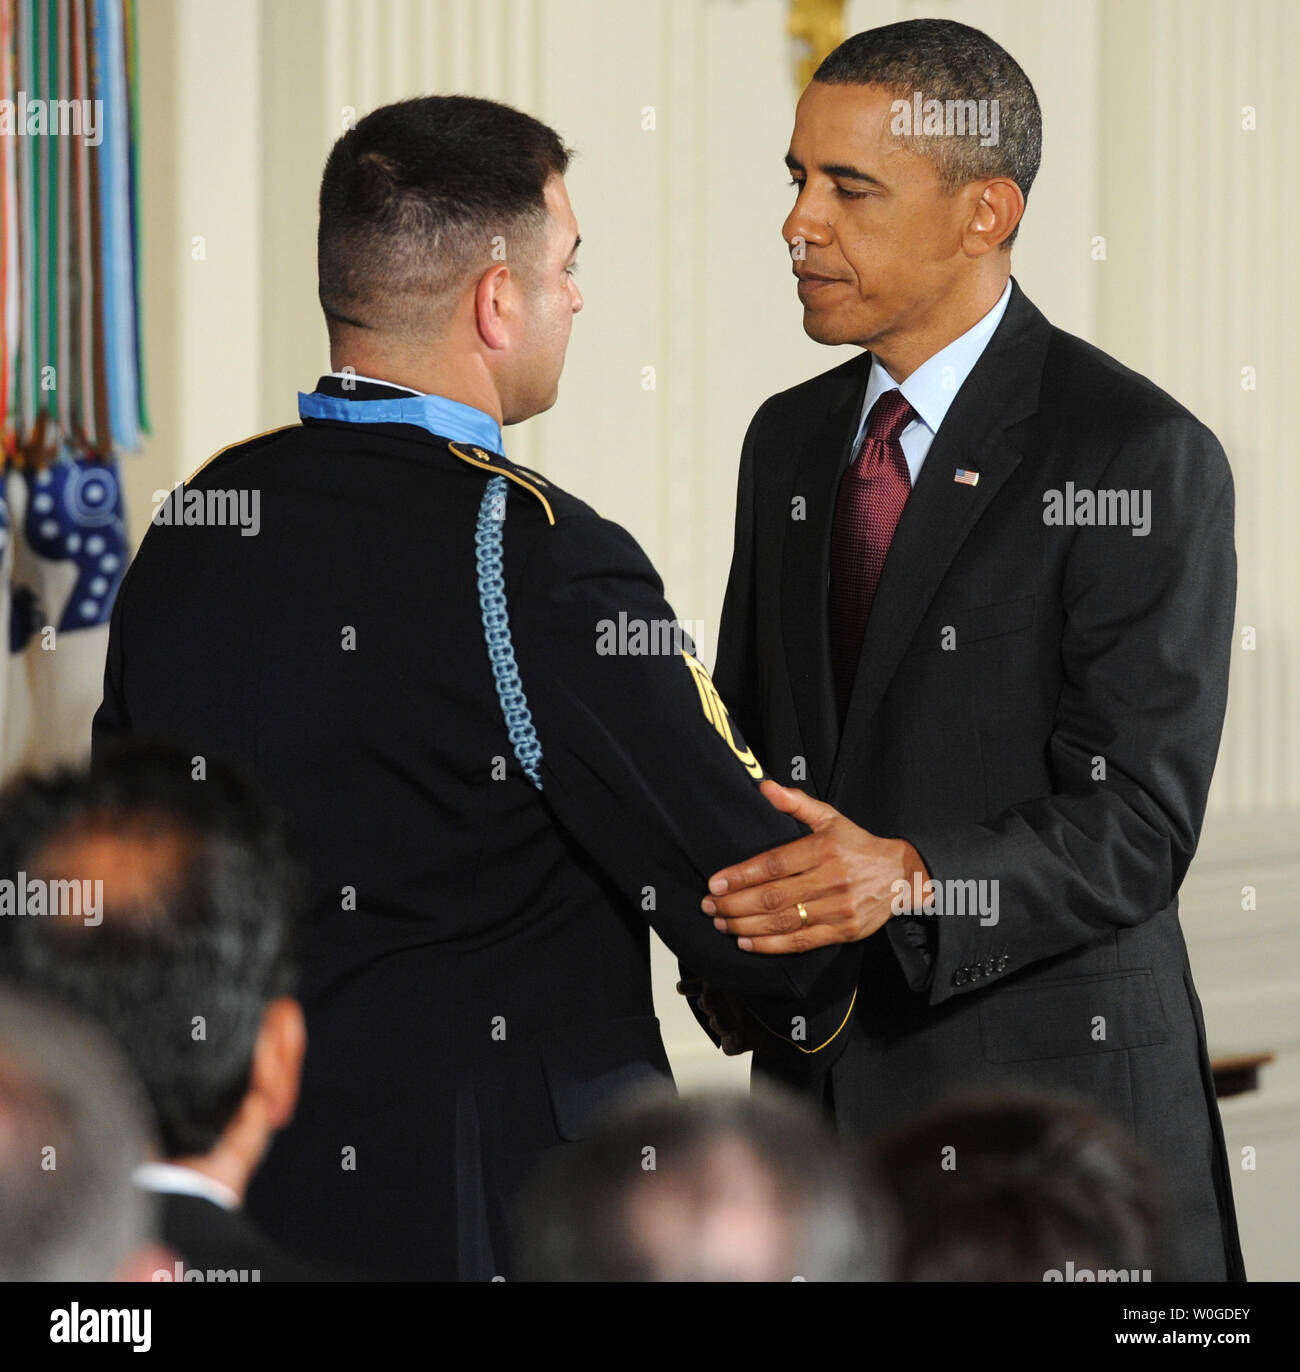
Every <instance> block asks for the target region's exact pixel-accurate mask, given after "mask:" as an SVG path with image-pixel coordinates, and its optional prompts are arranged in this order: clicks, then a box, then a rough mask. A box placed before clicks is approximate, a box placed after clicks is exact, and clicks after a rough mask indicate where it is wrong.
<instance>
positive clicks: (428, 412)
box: [298, 391, 506, 457]
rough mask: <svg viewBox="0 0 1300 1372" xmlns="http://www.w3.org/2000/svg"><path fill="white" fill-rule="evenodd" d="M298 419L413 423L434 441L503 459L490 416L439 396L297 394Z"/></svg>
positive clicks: (498, 431)
mask: <svg viewBox="0 0 1300 1372" xmlns="http://www.w3.org/2000/svg"><path fill="white" fill-rule="evenodd" d="M298 416H299V418H300V419H339V420H343V421H344V422H345V423H348V424H415V425H416V426H418V427H419V428H421V429H427V430H428V431H429V433H431V434H433V435H435V436H436V437H438V438H449V439H451V440H452V442H454V443H469V444H476V445H477V446H478V447H480V448H486V449H487V450H488V451H489V452H494V453H497V454H498V455H499V456H501V457H504V456H505V452H506V450H505V444H504V443H503V442H502V441H501V426H500V425H499V424H498V423H497V422H496V420H495V419H493V418H492V416H491V415H490V414H484V412H483V411H482V410H478V409H475V408H474V406H473V405H462V404H461V403H460V401H459V400H448V399H446V398H445V397H444V396H441V395H402V396H394V397H392V398H391V399H385V400H345V399H344V398H343V397H341V396H337V395H324V394H322V393H321V392H320V391H312V392H311V394H310V395H308V394H306V393H305V392H303V391H299V392H298Z"/></svg>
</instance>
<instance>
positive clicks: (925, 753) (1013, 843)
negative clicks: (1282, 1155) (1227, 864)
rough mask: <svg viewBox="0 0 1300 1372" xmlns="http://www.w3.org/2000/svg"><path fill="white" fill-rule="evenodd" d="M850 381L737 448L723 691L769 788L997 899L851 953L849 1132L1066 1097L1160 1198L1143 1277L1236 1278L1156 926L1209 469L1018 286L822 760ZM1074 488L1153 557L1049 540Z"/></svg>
mask: <svg viewBox="0 0 1300 1372" xmlns="http://www.w3.org/2000/svg"><path fill="white" fill-rule="evenodd" d="M870 365H871V358H870V355H869V354H863V355H862V356H860V357H858V358H855V359H853V360H852V361H850V362H847V363H845V364H844V365H843V366H841V367H837V368H835V369H834V370H833V371H830V372H827V373H825V374H824V375H822V376H819V377H816V378H814V379H813V380H811V381H808V382H805V383H804V384H802V385H799V386H795V387H794V388H793V389H791V390H789V391H785V392H783V393H782V394H780V395H776V396H773V397H772V398H771V399H770V400H768V401H767V402H766V403H765V404H764V405H763V406H762V408H761V409H760V410H759V411H758V413H757V415H756V416H755V418H754V420H753V423H752V424H751V426H750V429H749V433H748V436H747V438H746V440H745V445H744V452H743V456H742V459H741V471H740V487H739V506H738V512H737V518H736V545H735V558H734V562H733V565H732V571H731V577H730V581H729V584H728V588H727V599H726V607H725V610H724V613H723V622H722V630H721V636H720V646H719V654H718V664H717V670H716V673H715V680H716V683H717V686H718V689H719V691H720V692H721V694H722V696H723V698H724V699H725V700H726V701H727V703H728V705H729V706H730V707H731V709H732V712H733V714H734V715H735V717H736V718H737V719H738V720H739V721H740V724H741V727H742V729H743V730H744V733H745V736H746V738H747V739H748V740H749V741H750V743H751V745H752V746H753V747H754V749H755V751H756V753H757V754H758V756H759V757H761V758H762V759H763V760H764V762H765V764H766V765H767V766H768V767H769V768H770V769H771V770H772V772H773V773H774V774H775V775H776V776H777V777H778V779H780V780H785V779H787V778H789V779H791V780H792V781H794V783H795V784H797V785H802V786H803V787H805V788H806V789H809V790H810V791H811V792H812V793H814V794H816V795H818V796H820V797H823V798H825V799H826V800H827V801H829V802H830V803H831V804H833V805H835V806H836V807H838V808H839V809H840V810H842V811H843V812H844V813H845V814H847V815H848V816H849V817H850V818H851V819H853V820H854V821H856V822H857V823H858V824H861V825H863V826H864V827H865V828H867V829H869V830H871V831H872V832H874V833H878V834H884V835H891V836H901V837H905V838H907V839H908V840H910V841H911V842H912V843H913V844H914V845H915V847H916V848H917V850H918V851H919V852H920V854H921V856H922V858H923V859H924V861H925V863H926V866H927V868H928V869H929V872H930V874H931V876H932V878H934V879H935V880H936V881H956V882H968V881H974V882H984V883H988V884H987V885H986V886H985V888H984V890H985V892H986V893H989V894H991V893H992V891H993V887H992V885H991V883H993V882H997V883H998V886H997V895H998V906H997V914H998V918H997V922H996V923H992V922H991V920H990V921H987V922H981V920H980V919H979V918H974V917H971V916H969V915H966V916H962V915H960V914H946V915H944V916H933V917H930V918H928V919H926V918H921V919H916V920H910V921H909V920H906V919H893V920H891V921H890V923H889V924H888V925H887V926H886V927H885V929H883V930H881V931H880V932H879V933H878V934H877V935H875V936H874V937H872V938H870V939H868V940H866V942H865V944H864V961H863V967H862V979H861V985H860V988H859V994H858V999H857V1006H856V1011H855V1015H854V1022H853V1025H852V1030H851V1033H849V1034H846V1035H842V1036H841V1038H840V1040H839V1041H838V1042H837V1043H836V1044H835V1045H834V1046H833V1047H832V1049H831V1050H830V1051H837V1050H840V1049H842V1052H841V1053H840V1056H839V1057H838V1060H837V1061H836V1062H835V1065H834V1069H833V1073H832V1079H831V1089H830V1095H831V1097H832V1099H833V1108H834V1113H835V1116H836V1118H837V1120H838V1122H839V1126H840V1128H841V1129H842V1130H844V1131H845V1132H847V1133H850V1134H856V1135H872V1134H875V1133H877V1132H879V1131H881V1130H884V1129H887V1128H889V1127H890V1126H891V1125H894V1124H896V1123H898V1122H899V1121H900V1120H902V1119H904V1118H906V1117H907V1116H909V1115H911V1114H912V1113H913V1112H915V1111H917V1110H920V1109H923V1108H925V1107H928V1106H932V1105H934V1104H935V1103H936V1102H938V1101H940V1100H943V1099H945V1098H947V1097H950V1096H953V1095H955V1094H958V1093H962V1092H966V1091H968V1090H972V1089H976V1088H996V1087H1017V1086H1021V1087H1029V1088H1034V1087H1037V1088H1043V1089H1057V1090H1061V1091H1068V1092H1072V1093H1075V1094H1077V1095H1079V1096H1082V1097H1084V1098H1085V1099H1086V1100H1087V1101H1089V1102H1091V1103H1092V1104H1093V1105H1094V1106H1095V1107H1097V1108H1098V1109H1100V1110H1101V1111H1103V1112H1105V1113H1106V1114H1108V1115H1111V1116H1113V1117H1114V1118H1116V1119H1118V1120H1119V1121H1121V1122H1122V1123H1123V1124H1125V1125H1126V1126H1127V1127H1128V1128H1129V1129H1130V1130H1131V1131H1132V1132H1133V1134H1134V1135H1135V1136H1136V1139H1137V1141H1138V1143H1139V1144H1140V1145H1141V1147H1142V1149H1143V1150H1144V1151H1145V1152H1146V1154H1147V1155H1148V1156H1149V1157H1150V1158H1151V1159H1152V1160H1153V1161H1154V1163H1155V1164H1156V1166H1157V1168H1158V1171H1159V1176H1160V1182H1161V1188H1162V1197H1161V1198H1162V1200H1163V1204H1164V1213H1165V1229H1164V1254H1165V1256H1164V1264H1163V1268H1162V1271H1163V1273H1164V1275H1166V1276H1170V1277H1185V1278H1207V1279H1222V1278H1223V1277H1224V1276H1225V1274H1226V1275H1231V1276H1239V1275H1241V1273H1242V1264H1241V1254H1240V1248H1239V1245H1238V1240H1237V1232H1236V1222H1235V1217H1234V1212H1233V1205H1232V1193H1231V1189H1230V1185H1229V1180H1228V1168H1227V1161H1226V1157H1225V1153H1224V1144H1223V1135H1222V1129H1221V1125H1220V1121H1219V1114H1218V1108H1217V1105H1216V1102H1215V1095H1214V1087H1213V1084H1212V1080H1211V1075H1210V1066H1209V1060H1208V1056H1207V1053H1206V1045H1205V1031H1204V1026H1203V1023H1202V1017H1201V1007H1200V1002H1199V1000H1198V999H1197V995H1196V991H1195V988H1194V987H1193V985H1192V977H1191V971H1190V969H1189V967H1188V959H1187V951H1186V948H1185V946H1184V942H1183V936H1182V933H1181V931H1180V929H1179V924H1178V903H1177V893H1178V887H1179V884H1180V882H1181V881H1182V879H1183V876H1184V874H1185V873H1186V871H1187V866H1188V863H1189V862H1190V861H1191V859H1192V854H1193V852H1194V851H1195V848H1196V843H1197V838H1198V835H1199V832H1200V827H1201V820H1202V816H1203V813H1204V808H1205V801H1206V792H1207V789H1208V787H1209V784H1210V776H1211V773H1212V771H1213V769H1214V761H1215V755H1216V753H1217V750H1218V744H1219V735H1220V731H1221V728H1222V723H1223V713H1224V705H1225V700H1226V695H1227V684H1228V658H1229V650H1230V646H1231V638H1232V625H1233V609H1234V600H1235V589H1236V581H1235V579H1236V560H1235V553H1234V549H1233V486H1232V477H1231V473H1230V471H1229V468H1228V463H1227V460H1226V459H1225V457H1224V454H1223V451H1222V449H1221V447H1220V446H1219V444H1218V442H1217V441H1216V440H1215V438H1214V435H1213V434H1211V433H1210V432H1209V430H1207V429H1206V428H1205V426H1204V425H1203V424H1200V423H1198V421H1197V420H1196V419H1195V418H1194V417H1193V416H1192V415H1191V414H1189V413H1188V412H1187V411H1186V410H1185V409H1184V408H1183V407H1182V406H1181V405H1179V404H1177V402H1175V401H1174V400H1173V399H1171V398H1170V397H1169V396H1168V395H1166V394H1165V393H1164V392H1163V391H1161V390H1159V389H1158V388H1157V387H1155V386H1154V385H1152V384H1151V382H1149V381H1147V380H1146V379H1145V378H1143V377H1141V376H1139V375H1137V374H1136V373H1134V372H1132V371H1129V370H1128V369H1127V368H1125V367H1122V366H1121V365H1120V364H1119V363H1117V362H1116V361H1114V360H1113V359H1112V358H1110V357H1107V356H1106V355H1105V354H1104V353H1101V352H1099V351H1098V350H1097V349H1096V348H1093V347H1091V346H1089V345H1088V344H1087V343H1084V342H1082V341H1081V340H1079V339H1077V338H1073V337H1071V336H1070V335H1068V334H1065V333H1062V332H1061V331H1060V330H1059V329H1055V328H1053V327H1052V326H1051V325H1050V324H1049V323H1048V322H1047V320H1046V319H1044V318H1043V316H1042V315H1041V314H1040V313H1039V312H1038V310H1036V309H1035V308H1034V306H1033V305H1032V304H1031V303H1030V302H1029V301H1028V300H1027V299H1026V298H1025V296H1024V294H1023V293H1022V292H1021V290H1020V288H1019V286H1018V285H1013V290H1012V296H1011V299H1010V301H1009V302H1008V306H1007V310H1006V313H1005V314H1004V316H1003V318H1002V321H1001V323H1000V325H999V327H998V329H997V331H996V333H995V334H994V336H993V338H992V340H991V341H990V343H989V345H988V347H987V348H986V350H985V352H984V353H983V355H982V356H981V357H980V359H979V361H978V362H977V364H976V366H975V368H974V369H973V371H972V372H971V374H970V376H969V377H968V379H967V380H966V382H965V384H964V385H963V386H962V388H961V390H960V391H959V392H958V394H957V396H956V398H955V399H954V401H953V404H952V407H951V409H950V410H949V411H948V414H947V416H946V418H945V419H944V421H943V424H942V425H941V427H940V430H939V432H938V434H937V435H936V436H935V439H934V442H933V444H932V446H931V448H930V450H929V453H928V455H927V457H926V460H925V465H924V466H923V467H922V469H921V473H920V475H919V477H918V479H917V483H916V487H915V490H914V491H913V493H912V495H911V497H910V498H909V500H908V502H907V505H906V507H905V508H904V511H903V515H902V519H901V521H900V523H899V525H898V529H897V532H896V534H895V537H894V541H893V544H892V545H891V548H890V551H889V556H888V560H887V562H886V564H885V568H884V572H883V574H882V577H881V581H880V585H879V589H878V592H877V596H876V600H875V603H874V606H873V608H872V612H871V617H870V621H869V623H868V625H867V629H866V634H865V638H864V642H863V646H862V655H861V659H860V662H859V667H858V674H857V680H856V684H855V686H854V690H853V694H852V700H851V703H850V706H849V710H848V715H847V719H846V724H845V727H844V730H843V734H842V736H840V734H839V730H838V724H837V717H836V707H835V701H834V693H833V686H832V677H831V665H830V650H829V641H828V630H827V619H826V586H827V574H828V567H829V561H828V558H829V545H830V529H831V522H832V514H833V510H834V504H835V497H836V492H837V489H838V485H839V480H840V476H841V474H842V473H843V471H844V469H845V467H846V466H847V464H848V462H849V460H850V457H851V453H850V451H849V448H850V444H851V442H852V438H853V435H854V433H855V430H856V427H857V423H858V416H859V413H860V407H861V404H862V400H863V395H864V392H865V388H866V383H867V377H868V373H869V368H870ZM958 469H964V470H966V471H975V472H978V473H979V480H978V484H976V485H973V486H972V485H967V484H962V483H958V482H956V481H954V479H953V478H954V473H955V472H956V471H957V470H958ZM1067 483H1073V485H1074V487H1075V490H1076V491H1078V490H1085V489H1086V490H1119V489H1123V490H1129V491H1133V490H1137V491H1146V492H1149V493H1150V500H1151V523H1150V532H1149V533H1148V534H1147V535H1146V536H1145V537H1141V536H1134V534H1133V532H1132V531H1131V529H1130V528H1126V527H1080V526H1078V525H1075V526H1061V525H1053V524H1049V523H1046V522H1045V518H1044V516H1045V511H1046V510H1047V506H1046V504H1045V500H1044V497H1045V494H1046V493H1048V492H1051V491H1060V492H1063V493H1064V492H1065V491H1066V487H1067ZM800 496H802V497H803V498H804V500H805V501H806V518H804V519H798V518H792V517H791V510H792V500H793V499H794V498H795V497H800ZM1103 767H1104V771H1103ZM966 889H967V890H971V889H974V888H966ZM949 908H950V909H951V905H950V907H949ZM918 945H919V946H918ZM761 1056H762V1054H761V1051H760V1054H759V1058H760V1063H761Z"/></svg>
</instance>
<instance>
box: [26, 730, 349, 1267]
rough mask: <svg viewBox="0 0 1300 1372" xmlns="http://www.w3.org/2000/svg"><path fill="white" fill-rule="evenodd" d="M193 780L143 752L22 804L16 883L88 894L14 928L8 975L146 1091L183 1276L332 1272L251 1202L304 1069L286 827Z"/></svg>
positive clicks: (204, 779) (54, 780) (169, 1228)
mask: <svg viewBox="0 0 1300 1372" xmlns="http://www.w3.org/2000/svg"><path fill="white" fill-rule="evenodd" d="M192 768H193V765H192V763H191V760H190V758H189V757H188V756H187V755H183V754H177V753H173V752H170V751H167V750H154V749H149V748H143V747H131V748H127V749H124V750H122V751H121V752H120V753H118V754H117V755H116V756H112V757H106V758H103V759H101V760H100V761H99V762H98V763H97V764H96V765H95V766H94V767H93V768H92V769H91V771H90V772H89V773H88V774H83V773H75V772H66V773H62V774H59V775H56V776H53V777H50V778H43V777H32V778H28V779H26V780H23V781H21V782H19V783H18V784H16V785H15V786H13V787H11V788H10V789H9V790H8V791H7V792H6V793H5V795H4V798H3V803H0V875H2V876H3V880H4V882H5V883H6V885H8V884H9V883H12V884H13V886H14V889H15V890H21V891H23V892H24V893H26V892H30V891H31V890H33V889H36V890H42V889H49V890H52V891H53V890H56V889H57V888H56V887H55V886H54V885H53V883H64V885H63V888H62V889H64V890H75V891H77V892H78V893H79V894H78V897H77V901H76V902H71V903H70V906H69V908H66V909H60V910H59V912H58V913H57V914H55V910H54V906H53V904H52V903H49V902H47V905H46V913H45V917H44V918H30V917H29V918H19V919H7V920H5V921H4V924H5V931H4V932H5V935H6V938H5V943H4V949H3V954H4V956H3V965H4V968H5V972H6V974H7V975H8V976H10V977H12V978H13V979H14V980H15V982H16V983H17V984H18V985H20V986H21V987H22V988H24V989H25V990H30V991H35V992H40V993H43V994H45V995H46V996H47V997H49V998H50V999H51V1000H57V1001H59V1002H61V1003H62V1004H64V1005H66V1006H69V1007H70V1008H71V1009H73V1010H75V1011H77V1012H79V1013H80V1014H82V1015H84V1016H85V1017H86V1018H87V1019H89V1020H91V1021H93V1022H95V1023H96V1024H98V1025H100V1026H101V1027H102V1028H103V1029H104V1030H105V1031H107V1032H108V1033H109V1034H110V1035H111V1036H112V1037H113V1038H114V1039H115V1040H116V1041H117V1043H118V1044H119V1045H120V1047H121V1049H122V1051H123V1053H124V1054H125V1056H126V1059H127V1061H128V1062H129V1063H130V1065H131V1067H132V1068H133V1069H134V1071H135V1073H136V1075H137V1077H138V1078H139V1080H140V1083H141V1085H142V1086H143V1087H144V1092H145V1095H146V1096H147V1097H148V1100H149V1103H150V1104H151V1105H152V1107H153V1111H154V1114H155V1116H156V1119H157V1132H158V1141H159V1152H158V1154H157V1155H156V1156H154V1157H153V1158H152V1159H151V1160H149V1161H147V1162H145V1163H143V1164H142V1165H141V1166H140V1167H139V1168H137V1170H136V1174H135V1180H136V1184H137V1185H139V1186H141V1187H143V1188H144V1189H145V1190H147V1191H150V1192H153V1193H155V1194H156V1195H157V1196H158V1197H159V1210H160V1215H161V1225H160V1231H159V1237H160V1238H161V1239H162V1241H163V1242H164V1243H165V1244H166V1245H167V1247H168V1248H170V1249H171V1250H173V1252H174V1253H175V1254H176V1255H177V1257H178V1259H179V1261H178V1262H172V1261H170V1260H169V1261H168V1262H166V1263H165V1264H163V1266H162V1268H161V1270H162V1271H163V1272H164V1273H165V1275H166V1278H167V1279H170V1280H178V1281H179V1280H185V1279H186V1278H185V1276H184V1272H185V1271H186V1270H188V1271H197V1272H200V1273H202V1274H203V1277H202V1280H207V1281H262V1282H269V1281H302V1280H312V1279H323V1278H325V1277H326V1276H327V1275H328V1274H327V1273H325V1272H323V1271H317V1270H315V1269H313V1268H312V1267H310V1266H309V1265H308V1264H307V1263H305V1262H301V1261H299V1260H298V1259H297V1258H294V1257H292V1256H291V1255H290V1254H288V1253H285V1252H283V1251H281V1249H280V1248H279V1247H278V1246H277V1245H275V1244H273V1243H272V1242H270V1240H269V1239H268V1238H267V1237H266V1236H265V1235H264V1234H262V1233H260V1232H259V1230H258V1229H257V1226H256V1225H255V1224H254V1223H253V1222H252V1221H251V1220H250V1219H249V1218H248V1216H247V1215H245V1214H244V1213H243V1210H242V1205H243V1201H244V1195H245V1192H246V1191H247V1188H248V1182H249V1179H250V1178H251V1176H252V1175H253V1173H254V1171H255V1170H256V1168H257V1165H258V1163H259V1162H260V1161H261V1159H262V1156H263V1154H264V1153H265V1152H266V1149H267V1145H268V1144H269V1143H270V1141H271V1138H272V1136H273V1135H274V1133H275V1131H276V1130H277V1129H280V1128H282V1127H283V1126H284V1124H285V1123H286V1122H287V1120H288V1119H289V1117H290V1116H291V1115H292V1114H293V1109H294V1103H295V1101H296V1099H297V1093H298V1078H299V1074H300V1072H301V1069H302V1058H303V1049H304V1034H303V1016H302V1009H301V1007H300V1006H299V1004H298V1002H297V1000H295V999H294V998H293V996H292V994H291V983H292V977H293V967H292V962H291V952H290V943H289V940H290V935H291V924H290V915H291V902H292V899H293V884H294V882H293V875H292V869H291V868H290V866H289V864H288V861H287V858H286V855H285V852H284V846H283V835H282V829H281V827H280V826H279V825H278V822H277V821H276V819H275V817H274V816H273V815H272V814H271V813H270V812H269V811H268V810H267V808H266V806H265V805H264V804H263V803H262V802H261V801H260V799H259V798H258V797H257V796H256V795H255V794H254V792H253V790H252V788H251V787H250V786H249V785H248V784H247V783H246V782H244V781H242V780H241V779H240V778H239V777H237V776H234V775H231V774H228V773H226V772H224V771H223V770H221V769H220V768H217V767H210V768H207V769H205V774H204V775H202V776H200V777H197V778H196V777H195V776H194V775H193V770H192ZM71 904H75V905H77V907H78V908H76V909H73V908H71ZM26 912H27V914H28V915H30V913H31V898H30V896H27V898H26ZM177 1267H179V1268H181V1269H182V1270H181V1271H179V1272H178V1271H177V1270H176V1268H177ZM193 1279H194V1278H190V1280H193Z"/></svg>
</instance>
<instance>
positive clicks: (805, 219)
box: [781, 195, 831, 254]
mask: <svg viewBox="0 0 1300 1372" xmlns="http://www.w3.org/2000/svg"><path fill="white" fill-rule="evenodd" d="M781 237H782V238H784V239H785V241H786V242H787V243H788V244H789V246H790V250H791V253H792V254H793V252H794V249H795V247H796V245H797V244H798V243H799V242H803V243H816V244H817V245H818V246H819V247H824V246H825V245H826V244H827V243H829V242H830V239H831V233H830V227H829V226H828V225H827V224H826V223H824V222H822V221H820V220H818V219H817V218H816V216H815V215H813V214H811V213H810V212H809V208H808V202H807V197H806V196H804V195H801V196H800V197H799V199H798V200H796V201H795V202H794V208H793V209H792V210H791V211H790V213H789V214H788V215H786V219H785V223H784V224H782V225H781Z"/></svg>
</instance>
